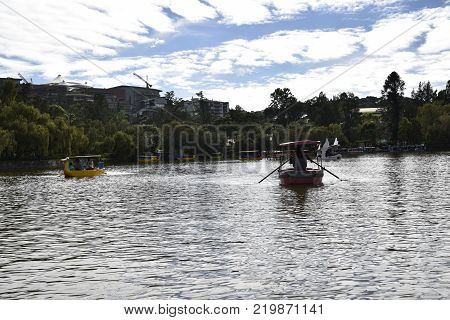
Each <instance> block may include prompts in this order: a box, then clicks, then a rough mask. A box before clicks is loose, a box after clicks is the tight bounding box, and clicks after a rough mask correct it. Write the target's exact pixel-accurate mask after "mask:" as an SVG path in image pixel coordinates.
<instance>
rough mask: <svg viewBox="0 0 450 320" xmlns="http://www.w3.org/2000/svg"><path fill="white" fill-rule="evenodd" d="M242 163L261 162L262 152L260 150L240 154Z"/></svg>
mask: <svg viewBox="0 0 450 320" xmlns="http://www.w3.org/2000/svg"><path fill="white" fill-rule="evenodd" d="M239 159H240V160H241V161H259V160H262V156H261V152H260V151H258V150H247V151H241V152H239Z"/></svg>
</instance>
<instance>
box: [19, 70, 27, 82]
mask: <svg viewBox="0 0 450 320" xmlns="http://www.w3.org/2000/svg"><path fill="white" fill-rule="evenodd" d="M18 75H19V77H20V79H22V81H23V82H25V84H30V82H29V81H28V80H27V79H25V77H24V76H23V75H22V74H21V73H20V72H19V73H18Z"/></svg>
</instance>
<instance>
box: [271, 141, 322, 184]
mask: <svg viewBox="0 0 450 320" xmlns="http://www.w3.org/2000/svg"><path fill="white" fill-rule="evenodd" d="M319 146H320V141H313V140H301V141H294V142H286V143H282V144H280V147H282V148H283V149H284V150H285V152H284V154H285V155H287V156H288V157H289V162H290V163H291V164H293V165H294V168H289V169H286V170H279V171H278V177H279V178H280V183H281V185H285V186H288V185H321V184H322V178H323V170H322V169H320V167H318V168H317V169H311V168H307V160H311V159H310V158H309V156H308V155H307V154H308V153H311V154H316V150H317V148H318V147H319ZM280 161H281V162H283V161H284V162H287V160H286V159H283V158H281V159H280Z"/></svg>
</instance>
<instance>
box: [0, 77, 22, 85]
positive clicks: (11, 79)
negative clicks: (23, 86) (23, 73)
mask: <svg viewBox="0 0 450 320" xmlns="http://www.w3.org/2000/svg"><path fill="white" fill-rule="evenodd" d="M6 81H12V82H14V83H15V84H20V81H22V79H18V78H0V85H2V84H3V83H4V82H6Z"/></svg>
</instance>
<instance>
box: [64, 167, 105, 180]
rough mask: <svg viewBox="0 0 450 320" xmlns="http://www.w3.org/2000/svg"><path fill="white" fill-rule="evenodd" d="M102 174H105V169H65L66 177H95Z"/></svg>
mask: <svg viewBox="0 0 450 320" xmlns="http://www.w3.org/2000/svg"><path fill="white" fill-rule="evenodd" d="M102 174H105V170H104V169H87V170H64V176H65V177H66V178H83V177H95V176H99V175H102Z"/></svg>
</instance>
